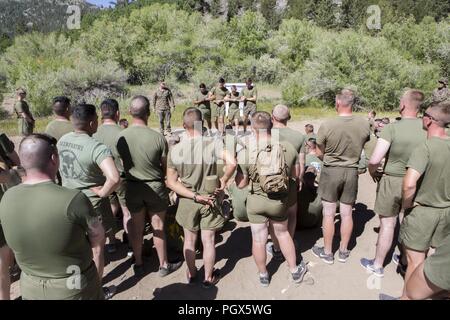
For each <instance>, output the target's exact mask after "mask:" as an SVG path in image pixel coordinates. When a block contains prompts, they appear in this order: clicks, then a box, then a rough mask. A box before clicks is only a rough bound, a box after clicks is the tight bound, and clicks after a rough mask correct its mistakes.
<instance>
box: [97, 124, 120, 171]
mask: <svg viewBox="0 0 450 320" xmlns="http://www.w3.org/2000/svg"><path fill="white" fill-rule="evenodd" d="M120 132H122V128H121V127H120V126H119V125H117V124H104V125H101V126H100V127H98V129H97V133H95V134H94V135H93V138H94V139H95V140H97V141H99V142H101V143H103V144H104V145H106V146H107V147H108V148H109V149H110V150H111V152H112V154H113V157H114V162H115V163H116V167H117V169H118V170H119V172H123V165H122V161H120V156H119V153H118V152H117V138H118V137H119V134H120Z"/></svg>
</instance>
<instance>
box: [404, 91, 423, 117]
mask: <svg viewBox="0 0 450 320" xmlns="http://www.w3.org/2000/svg"><path fill="white" fill-rule="evenodd" d="M424 100H425V95H424V93H423V92H422V91H420V90H417V89H409V90H407V91H406V92H405V93H404V94H403V96H402V101H403V105H404V106H405V108H406V109H408V111H412V112H418V111H419V109H420V106H421V105H422V103H423V102H424Z"/></svg>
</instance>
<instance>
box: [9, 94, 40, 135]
mask: <svg viewBox="0 0 450 320" xmlns="http://www.w3.org/2000/svg"><path fill="white" fill-rule="evenodd" d="M16 97H17V102H16V104H15V105H14V111H15V112H16V115H17V119H19V120H18V129H19V135H21V136H25V137H26V136H29V135H30V134H32V133H33V130H34V123H35V120H34V118H33V115H32V114H31V111H30V106H29V105H28V103H27V102H26V101H25V99H26V97H27V93H26V91H25V90H23V89H18V90H17V92H16Z"/></svg>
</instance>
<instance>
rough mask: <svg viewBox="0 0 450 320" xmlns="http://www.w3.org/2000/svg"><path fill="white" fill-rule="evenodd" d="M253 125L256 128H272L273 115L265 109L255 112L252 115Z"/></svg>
mask: <svg viewBox="0 0 450 320" xmlns="http://www.w3.org/2000/svg"><path fill="white" fill-rule="evenodd" d="M252 127H253V129H255V130H271V129H272V127H273V123H272V117H271V116H270V114H269V113H267V112H265V111H259V112H255V114H254V115H253V117H252Z"/></svg>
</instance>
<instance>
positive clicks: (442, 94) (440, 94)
mask: <svg viewBox="0 0 450 320" xmlns="http://www.w3.org/2000/svg"><path fill="white" fill-rule="evenodd" d="M438 82H439V87H438V88H437V89H436V90H434V91H433V96H432V99H433V102H442V101H445V100H448V99H450V91H449V90H448V78H441V79H440V80H439V81H438Z"/></svg>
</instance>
